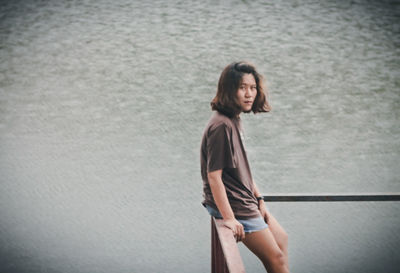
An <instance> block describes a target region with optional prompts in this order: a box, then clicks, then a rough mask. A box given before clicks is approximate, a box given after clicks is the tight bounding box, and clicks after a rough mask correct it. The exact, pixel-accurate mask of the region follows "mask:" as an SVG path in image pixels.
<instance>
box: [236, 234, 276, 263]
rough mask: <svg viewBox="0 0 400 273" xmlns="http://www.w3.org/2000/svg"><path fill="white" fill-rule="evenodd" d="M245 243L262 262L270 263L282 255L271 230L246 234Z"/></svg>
mask: <svg viewBox="0 0 400 273" xmlns="http://www.w3.org/2000/svg"><path fill="white" fill-rule="evenodd" d="M243 243H244V244H245V245H246V246H247V248H248V249H250V250H251V251H252V252H253V253H254V254H255V255H256V256H257V257H259V258H260V259H261V260H262V261H270V260H272V259H274V257H276V256H279V255H280V254H281V253H282V251H281V249H280V248H279V246H278V244H277V242H276V240H275V237H274V235H273V234H272V232H271V230H270V229H269V228H266V229H263V230H260V231H256V232H252V233H246V236H245V238H244V240H243Z"/></svg>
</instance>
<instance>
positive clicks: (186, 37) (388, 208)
mask: <svg viewBox="0 0 400 273" xmlns="http://www.w3.org/2000/svg"><path fill="white" fill-rule="evenodd" d="M0 3H1V8H0V41H1V42H0V185H1V191H0V219H1V220H0V254H1V255H0V257H1V258H0V259H1V260H0V272H5V273H9V272H35V273H36V272H57V273H58V272H59V273H69V272H70V273H84V272H85V273H86V272H87V273H93V272H118V273H123V272H209V270H210V219H209V216H208V215H207V213H206V211H205V210H204V209H203V208H202V206H201V205H200V202H201V200H202V196H201V191H202V181H201V177H200V171H199V145H200V139H201V135H202V131H203V128H204V126H205V124H206V122H207V120H208V118H209V117H210V114H211V111H210V107H209V102H210V100H211V99H212V97H213V96H214V94H215V91H216V84H217V81H218V78H219V74H220V72H221V71H222V69H223V68H224V67H225V65H227V64H228V63H230V62H232V61H237V60H248V61H250V62H253V63H254V64H255V65H256V66H257V67H258V69H259V71H260V72H261V73H262V74H264V75H265V78H266V83H267V86H268V89H269V93H270V101H271V105H272V107H273V111H272V112H271V113H268V114H260V115H253V114H250V115H244V116H243V117H242V118H243V123H244V128H245V139H246V147H247V151H248V156H249V160H250V164H251V167H252V171H253V176H254V178H255V181H256V183H257V184H258V186H259V188H260V190H261V191H262V192H263V193H266V194H268V193H322V192H331V193H354V192H357V193H368V192H399V191H400V183H399V182H400V181H399V175H400V168H399V166H400V141H399V139H400V138H399V137H400V126H399V117H400V91H399V87H400V77H399V72H400V57H399V56H400V55H399V51H400V49H399V45H400V24H399V18H400V9H399V3H398V2H391V1H295V0H291V1H268V2H267V1H172V0H168V1H128V0H117V1H106V0H103V1H94V0H93V1H1V2H0ZM399 206H400V204H399V203H398V202H397V203H396V202H359V203H351V202H344V203H271V204H268V208H269V209H270V210H271V211H272V213H273V214H274V215H275V217H276V218H277V219H278V220H279V221H280V223H281V224H282V226H283V227H284V228H285V229H286V231H287V232H288V234H289V241H290V249H289V252H290V253H289V255H290V257H289V260H290V266H291V269H292V270H291V272H298V273H301V272H308V273H310V272H311V273H312V272H315V273H320V272H328V273H329V272H335V273H338V272H368V273H370V272H371V273H372V272H398V271H397V270H396V269H397V268H398V267H399V266H400V259H399V258H400V257H399V254H398V248H399V241H400V239H399V233H398V227H399V225H400V217H399V216H400V213H399V208H400V207H399ZM240 251H241V253H242V256H243V259H244V263H245V267H246V270H247V272H260V271H262V266H261V264H260V262H259V261H258V260H257V259H256V258H255V257H254V256H253V255H251V254H250V253H249V252H248V251H247V250H246V249H245V248H244V247H243V246H242V245H241V244H240Z"/></svg>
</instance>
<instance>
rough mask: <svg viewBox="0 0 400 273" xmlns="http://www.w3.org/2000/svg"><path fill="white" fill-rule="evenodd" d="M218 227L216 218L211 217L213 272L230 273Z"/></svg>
mask: <svg viewBox="0 0 400 273" xmlns="http://www.w3.org/2000/svg"><path fill="white" fill-rule="evenodd" d="M228 272H229V271H228V266H227V265H226V262H225V256H224V252H223V251H222V247H221V242H220V240H219V236H218V231H217V227H216V225H215V221H214V218H213V217H211V273H228Z"/></svg>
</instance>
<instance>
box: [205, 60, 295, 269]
mask: <svg viewBox="0 0 400 273" xmlns="http://www.w3.org/2000/svg"><path fill="white" fill-rule="evenodd" d="M211 108H212V110H214V111H215V112H214V113H213V115H212V117H211V119H210V120H209V122H208V125H207V127H206V129H205V130H204V134H203V139H202V142H201V175H202V179H203V190H204V193H203V196H204V201H203V205H204V206H205V207H206V208H207V210H208V211H209V213H210V214H211V215H212V216H214V217H216V218H219V219H223V220H224V224H225V225H226V226H227V227H228V228H230V229H231V230H232V231H233V234H234V236H235V237H236V239H237V240H238V241H242V242H243V243H244V244H245V245H246V246H247V247H248V248H249V249H250V250H251V251H252V252H253V253H254V254H255V255H257V257H259V258H260V260H261V261H262V263H263V264H264V267H265V268H266V270H267V271H268V272H272V273H274V272H285V273H287V272H289V264H288V236H287V234H286V232H285V231H284V230H283V228H282V227H281V226H280V225H279V223H278V222H277V220H276V219H275V218H274V216H272V214H271V213H270V212H268V211H267V210H266V207H265V204H264V200H263V198H262V196H261V194H260V192H259V190H258V188H257V186H256V184H255V183H254V181H253V179H252V176H251V172H250V167H249V163H248V161H247V156H246V151H245V149H244V145H243V140H242V136H243V133H242V127H241V121H240V114H241V113H242V112H244V113H249V112H253V113H260V112H268V111H269V110H270V106H269V104H268V101H267V100H266V96H265V94H264V86H263V80H262V76H261V75H260V74H259V73H258V72H257V71H256V69H255V67H254V66H253V65H251V64H249V63H246V62H238V63H232V64H230V65H228V66H227V67H226V68H225V69H224V70H223V71H222V74H221V76H220V79H219V82H218V90H217V95H216V96H215V98H214V99H213V100H212V102H211Z"/></svg>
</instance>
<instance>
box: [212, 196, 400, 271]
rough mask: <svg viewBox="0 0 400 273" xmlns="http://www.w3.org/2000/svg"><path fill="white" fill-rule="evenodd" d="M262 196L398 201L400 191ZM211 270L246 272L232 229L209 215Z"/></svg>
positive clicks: (273, 199)
mask: <svg viewBox="0 0 400 273" xmlns="http://www.w3.org/2000/svg"><path fill="white" fill-rule="evenodd" d="M263 197H264V201H268V202H338V201H340V202H348V201H400V193H367V194H274V195H263ZM211 272H212V273H245V272H246V271H245V269H244V265H243V261H242V258H241V257H240V252H239V248H238V247H237V243H236V239H235V237H234V236H233V233H232V231H231V230H230V229H229V228H227V227H226V226H224V224H223V220H218V219H215V218H214V217H211Z"/></svg>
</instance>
